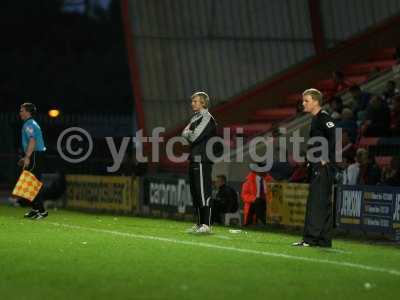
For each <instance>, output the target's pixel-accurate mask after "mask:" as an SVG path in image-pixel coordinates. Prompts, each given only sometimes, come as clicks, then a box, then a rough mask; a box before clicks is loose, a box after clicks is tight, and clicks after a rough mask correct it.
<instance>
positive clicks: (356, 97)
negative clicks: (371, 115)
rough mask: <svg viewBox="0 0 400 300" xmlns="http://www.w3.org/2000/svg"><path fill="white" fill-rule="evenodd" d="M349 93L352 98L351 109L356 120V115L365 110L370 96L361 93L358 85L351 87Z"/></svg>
mask: <svg viewBox="0 0 400 300" xmlns="http://www.w3.org/2000/svg"><path fill="white" fill-rule="evenodd" d="M349 92H350V94H351V97H352V105H351V108H352V110H353V112H354V114H355V115H356V116H357V118H358V113H362V112H363V111H365V110H366V109H367V106H368V103H369V100H370V98H371V94H369V93H367V92H363V91H361V88H360V87H359V86H358V85H353V86H351V87H350V89H349Z"/></svg>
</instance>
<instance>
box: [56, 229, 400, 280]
mask: <svg viewBox="0 0 400 300" xmlns="http://www.w3.org/2000/svg"><path fill="white" fill-rule="evenodd" d="M48 224H53V225H55V226H61V227H65V228H71V229H83V230H89V231H93V232H98V233H108V234H113V235H119V236H125V237H131V238H135V239H142V240H153V241H160V242H166V243H171V244H181V245H189V246H197V247H204V248H211V249H219V250H226V251H232V252H238V253H246V254H254V255H261V256H271V257H279V258H286V259H291V260H298V261H307V262H312V263H320V264H329V265H335V266H342V267H349V268H353V269H360V270H366V271H372V272H381V273H387V274H390V275H396V276H400V270H393V269H386V268H380V267H373V266H368V265H361V264H356V263H351V262H342V261H335V260H328V259H315V258H310V257H304V256H295V255H290V254H282V253H275V252H267V251H259V250H252V249H243V248H236V247H230V246H220V245H214V244H209V243H202V242H191V241H182V240H175V239H169V238H163V237H158V236H152V235H142V234H135V233H128V232H120V231H114V230H107V229H98V228H91V227H84V226H78V225H69V224H61V223H55V222H49V223H48ZM288 247H289V246H288Z"/></svg>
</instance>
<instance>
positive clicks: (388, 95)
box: [382, 80, 399, 107]
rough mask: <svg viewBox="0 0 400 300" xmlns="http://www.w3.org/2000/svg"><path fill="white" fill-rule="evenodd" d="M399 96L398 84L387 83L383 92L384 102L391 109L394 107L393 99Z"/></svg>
mask: <svg viewBox="0 0 400 300" xmlns="http://www.w3.org/2000/svg"><path fill="white" fill-rule="evenodd" d="M398 94H399V90H398V89H396V82H395V81H394V80H389V81H388V82H386V85H385V89H384V90H383V94H382V97H383V100H384V101H385V102H386V105H388V106H389V107H392V106H393V98H394V97H395V96H397V95H398Z"/></svg>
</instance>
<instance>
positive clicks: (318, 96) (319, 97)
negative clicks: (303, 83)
mask: <svg viewBox="0 0 400 300" xmlns="http://www.w3.org/2000/svg"><path fill="white" fill-rule="evenodd" d="M304 96H311V98H312V99H314V100H317V101H318V103H319V105H322V104H323V101H324V100H323V98H324V96H323V95H322V93H321V92H320V91H318V90H317V89H308V90H305V91H304V92H303V97H304Z"/></svg>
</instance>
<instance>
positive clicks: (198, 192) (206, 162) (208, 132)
mask: <svg viewBox="0 0 400 300" xmlns="http://www.w3.org/2000/svg"><path fill="white" fill-rule="evenodd" d="M216 128H217V126H216V122H215V119H214V117H213V116H212V115H211V114H210V112H209V111H208V109H202V110H201V111H199V112H197V113H195V114H194V116H193V117H192V118H191V119H190V123H189V124H188V126H187V129H186V130H184V131H183V133H182V135H183V136H184V137H185V138H186V139H187V140H188V141H189V143H190V155H189V160H190V164H189V184H190V193H191V195H192V199H193V206H194V208H195V210H196V216H197V225H199V226H200V225H202V224H205V225H208V226H210V224H211V206H212V203H211V190H212V186H211V185H212V180H211V172H212V165H213V162H212V160H211V159H210V157H208V155H207V153H206V149H207V143H208V141H209V140H210V138H212V137H214V136H215V135H216Z"/></svg>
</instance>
